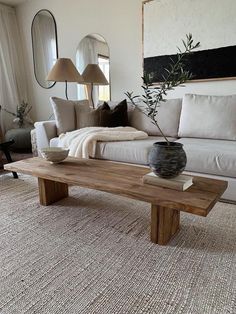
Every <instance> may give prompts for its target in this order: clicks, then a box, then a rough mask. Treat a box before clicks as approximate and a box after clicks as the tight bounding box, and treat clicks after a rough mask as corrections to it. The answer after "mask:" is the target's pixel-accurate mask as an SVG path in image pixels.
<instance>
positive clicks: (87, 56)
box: [76, 37, 98, 104]
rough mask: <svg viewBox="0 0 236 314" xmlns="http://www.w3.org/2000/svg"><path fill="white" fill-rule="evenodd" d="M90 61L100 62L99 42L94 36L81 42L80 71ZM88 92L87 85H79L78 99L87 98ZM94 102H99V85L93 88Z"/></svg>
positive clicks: (79, 54)
mask: <svg viewBox="0 0 236 314" xmlns="http://www.w3.org/2000/svg"><path fill="white" fill-rule="evenodd" d="M90 63H98V51H97V42H96V40H94V39H93V38H89V37H85V38H84V39H83V40H82V41H81V42H80V44H79V47H78V50H77V54H76V66H77V68H78V70H79V73H81V74H82V73H83V71H84V69H85V68H86V66H87V65H88V64H90ZM86 98H87V93H86V89H85V85H84V86H83V85H78V99H86ZM93 99H94V103H95V104H97V103H98V86H94V88H93Z"/></svg>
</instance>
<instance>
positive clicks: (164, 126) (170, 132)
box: [129, 99, 182, 137]
mask: <svg viewBox="0 0 236 314" xmlns="http://www.w3.org/2000/svg"><path fill="white" fill-rule="evenodd" d="M181 104H182V100H181V99H169V100H167V101H166V102H161V103H160V105H159V109H158V115H157V121H158V123H159V126H160V128H161V130H162V132H163V133H164V135H165V136H171V137H177V135H178V128H179V119H180V112H181ZM129 122H130V125H131V126H132V127H134V128H136V129H138V130H141V131H144V132H146V133H147V134H148V135H157V136H160V135H161V133H160V131H159V130H158V128H157V127H156V126H155V125H154V124H153V123H152V120H151V119H149V118H148V117H147V116H145V115H144V114H143V113H142V112H141V111H140V110H138V109H137V108H135V109H134V110H133V111H131V112H130V115H129Z"/></svg>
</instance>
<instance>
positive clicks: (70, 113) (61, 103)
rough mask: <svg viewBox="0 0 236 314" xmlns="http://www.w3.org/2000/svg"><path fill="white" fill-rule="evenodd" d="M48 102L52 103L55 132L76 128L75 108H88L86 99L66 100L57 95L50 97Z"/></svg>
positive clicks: (59, 132)
mask: <svg viewBox="0 0 236 314" xmlns="http://www.w3.org/2000/svg"><path fill="white" fill-rule="evenodd" d="M50 102H51V104H52V108H53V112H54V116H55V120H56V126H57V134H58V135H60V134H61V133H65V132H69V131H73V130H75V129H76V114H75V111H76V110H77V109H76V108H79V109H78V111H79V110H85V111H87V110H90V108H89V102H88V100H77V101H73V100H66V99H62V98H57V97H51V98H50Z"/></svg>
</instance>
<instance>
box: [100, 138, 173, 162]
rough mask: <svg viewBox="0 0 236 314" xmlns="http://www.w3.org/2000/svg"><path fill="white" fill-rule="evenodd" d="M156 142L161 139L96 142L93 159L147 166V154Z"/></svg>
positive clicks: (161, 139)
mask: <svg viewBox="0 0 236 314" xmlns="http://www.w3.org/2000/svg"><path fill="white" fill-rule="evenodd" d="M170 140H174V139H173V138H170ZM157 141H163V137H157V136H149V137H148V138H146V139H143V140H134V141H119V142H117V141H115V142H98V143H97V146H96V154H95V158H97V159H106V160H112V161H120V162H128V163H132V164H141V165H147V164H148V153H149V151H150V149H151V148H152V145H153V143H155V142H157Z"/></svg>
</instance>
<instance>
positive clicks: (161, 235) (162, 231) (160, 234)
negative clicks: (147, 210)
mask: <svg viewBox="0 0 236 314" xmlns="http://www.w3.org/2000/svg"><path fill="white" fill-rule="evenodd" d="M179 222H180V211H178V210H175V209H169V208H165V207H162V206H158V205H153V204H152V208H151V241H152V242H154V243H157V244H160V245H165V244H167V243H168V242H169V240H170V238H171V237H172V236H173V235H174V234H176V232H177V231H178V229H179Z"/></svg>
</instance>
